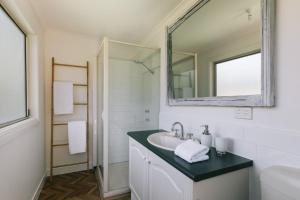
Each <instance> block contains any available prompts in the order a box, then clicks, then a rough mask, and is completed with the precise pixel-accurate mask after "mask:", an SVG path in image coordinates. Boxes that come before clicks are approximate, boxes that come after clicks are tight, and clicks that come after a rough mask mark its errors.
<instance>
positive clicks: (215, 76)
mask: <svg viewBox="0 0 300 200" xmlns="http://www.w3.org/2000/svg"><path fill="white" fill-rule="evenodd" d="M259 53H260V54H261V50H260V49H257V50H254V51H249V52H246V53H242V54H239V55H237V56H233V57H229V58H225V59H221V60H217V61H214V62H213V84H214V85H213V95H214V96H217V93H218V91H217V78H218V77H217V65H218V64H220V63H224V62H228V61H232V60H236V59H239V58H244V57H247V56H252V55H255V54H259ZM261 56H262V54H261Z"/></svg>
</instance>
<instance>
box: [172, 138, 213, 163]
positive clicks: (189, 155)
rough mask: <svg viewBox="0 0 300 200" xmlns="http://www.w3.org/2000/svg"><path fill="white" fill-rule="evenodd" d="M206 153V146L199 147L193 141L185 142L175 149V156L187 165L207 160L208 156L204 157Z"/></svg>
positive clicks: (207, 149) (207, 150)
mask: <svg viewBox="0 0 300 200" xmlns="http://www.w3.org/2000/svg"><path fill="white" fill-rule="evenodd" d="M208 152H209V148H208V147H207V146H204V145H201V144H199V143H198V142H197V141H193V140H187V141H185V142H183V143H182V144H180V145H178V146H177V147H176V149H175V155H177V156H179V157H180V158H182V159H184V160H186V161H187V162H189V163H194V162H199V161H203V160H208V159H209V156H208V155H206V154H207V153H208Z"/></svg>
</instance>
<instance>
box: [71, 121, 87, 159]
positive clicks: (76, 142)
mask: <svg viewBox="0 0 300 200" xmlns="http://www.w3.org/2000/svg"><path fill="white" fill-rule="evenodd" d="M86 133H87V132H86V121H70V122H68V139H69V152H70V154H76V153H84V152H85V151H86Z"/></svg>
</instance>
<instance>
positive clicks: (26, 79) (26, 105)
mask: <svg viewBox="0 0 300 200" xmlns="http://www.w3.org/2000/svg"><path fill="white" fill-rule="evenodd" d="M0 9H2V10H3V11H4V13H5V14H6V15H7V16H8V18H9V19H10V20H11V21H12V22H13V23H14V24H15V25H16V27H17V28H18V29H19V30H20V32H21V33H22V34H23V35H24V67H25V70H24V72H25V73H24V75H25V83H24V87H25V88H24V89H25V117H21V118H18V119H14V120H11V121H7V122H4V123H0V129H2V128H4V127H7V126H10V125H13V124H15V123H18V122H21V121H24V120H26V119H28V118H30V110H29V106H28V64H27V50H28V49H27V39H28V36H27V34H26V33H25V31H23V29H22V28H21V27H20V26H19V25H18V23H17V22H16V21H15V20H14V18H13V17H12V16H11V15H10V14H9V12H8V11H7V10H6V9H5V7H4V6H2V4H1V3H0Z"/></svg>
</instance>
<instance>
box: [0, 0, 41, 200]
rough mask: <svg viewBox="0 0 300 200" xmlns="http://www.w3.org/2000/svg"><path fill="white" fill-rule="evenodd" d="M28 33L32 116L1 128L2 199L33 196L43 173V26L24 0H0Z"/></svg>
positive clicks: (0, 174)
mask: <svg viewBox="0 0 300 200" xmlns="http://www.w3.org/2000/svg"><path fill="white" fill-rule="evenodd" d="M0 3H1V4H3V5H4V6H5V7H6V8H7V9H8V10H9V11H10V13H11V15H12V16H14V18H15V19H16V21H17V22H18V24H19V25H21V27H22V28H23V29H24V31H25V32H26V33H27V36H28V46H29V48H28V53H29V54H28V71H29V77H28V78H29V107H30V109H31V111H32V117H31V118H30V119H29V120H25V121H23V122H20V123H17V124H14V125H12V126H9V127H6V128H3V129H1V130H0V163H1V164H0V177H1V179H0V194H1V199H7V200H29V199H32V198H33V196H34V193H35V192H36V190H37V188H38V185H39V184H40V182H41V181H42V179H43V177H44V174H45V159H44V157H45V151H44V82H43V77H44V72H43V28H42V27H41V25H40V23H39V21H38V20H37V18H36V16H35V15H34V14H33V13H34V12H33V10H32V9H31V7H30V5H29V4H28V3H27V2H26V1H23V0H9V1H8V0H0Z"/></svg>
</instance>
